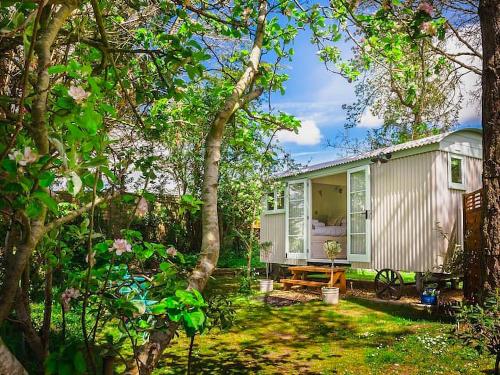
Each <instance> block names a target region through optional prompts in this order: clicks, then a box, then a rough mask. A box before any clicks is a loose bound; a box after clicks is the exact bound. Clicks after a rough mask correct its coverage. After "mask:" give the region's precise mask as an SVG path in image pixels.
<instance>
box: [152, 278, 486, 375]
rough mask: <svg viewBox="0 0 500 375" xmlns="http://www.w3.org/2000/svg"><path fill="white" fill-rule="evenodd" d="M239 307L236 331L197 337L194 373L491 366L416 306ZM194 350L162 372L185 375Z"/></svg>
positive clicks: (179, 348)
mask: <svg viewBox="0 0 500 375" xmlns="http://www.w3.org/2000/svg"><path fill="white" fill-rule="evenodd" d="M224 283H228V281H227V280H226V281H224ZM217 284H218V283H217ZM230 284H231V283H229V285H230ZM218 287H220V285H218ZM235 304H236V305H237V308H238V314H237V320H236V322H235V325H234V326H233V327H232V328H231V329H230V330H228V331H227V332H219V331H212V332H209V333H206V334H204V335H202V336H201V337H197V339H196V344H195V352H194V357H193V373H196V374H255V373H258V374H276V373H286V374H299V373H300V374H332V373H337V374H459V373H465V374H483V372H482V371H483V370H487V369H489V368H491V360H490V359H489V358H487V357H480V356H478V355H476V354H474V352H473V351H472V350H469V349H468V348H464V347H463V346H462V345H460V344H459V343H458V342H456V341H455V340H453V339H452V338H450V336H449V333H450V331H451V328H452V326H451V325H450V324H447V323H442V322H439V321H434V320H431V319H430V317H429V315H428V314H427V313H425V312H422V311H418V310H413V309H411V308H409V307H408V306H398V305H389V304H384V303H379V302H373V301H368V300H362V299H357V298H349V299H347V300H342V301H341V303H340V304H339V305H337V306H334V307H332V306H327V305H324V304H323V303H322V302H320V301H313V302H308V303H301V304H296V305H292V306H287V307H281V308H275V307H270V306H269V305H266V304H264V303H263V302H261V301H259V300H256V299H255V298H252V297H250V298H245V297H239V298H236V299H235ZM187 347H188V341H187V339H186V338H185V337H182V336H181V337H180V338H179V339H178V340H177V341H176V343H175V344H174V345H173V346H172V348H171V349H170V350H169V351H168V353H167V355H166V357H165V359H164V360H163V362H162V366H161V369H159V370H158V371H157V372H155V374H184V373H185V371H186V366H187V359H186V353H187Z"/></svg>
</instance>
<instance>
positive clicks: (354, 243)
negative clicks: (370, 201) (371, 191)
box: [349, 170, 367, 255]
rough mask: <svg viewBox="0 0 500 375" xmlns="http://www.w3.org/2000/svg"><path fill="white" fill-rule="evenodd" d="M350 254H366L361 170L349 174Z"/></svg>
mask: <svg viewBox="0 0 500 375" xmlns="http://www.w3.org/2000/svg"><path fill="white" fill-rule="evenodd" d="M349 179H350V180H349V182H350V194H349V203H350V215H349V220H350V222H349V224H350V233H349V236H350V253H351V254H356V255H364V254H366V251H367V249H366V232H367V221H366V214H365V210H366V199H367V196H366V193H367V192H366V171H364V170H361V171H357V172H354V173H351V174H350V177H349Z"/></svg>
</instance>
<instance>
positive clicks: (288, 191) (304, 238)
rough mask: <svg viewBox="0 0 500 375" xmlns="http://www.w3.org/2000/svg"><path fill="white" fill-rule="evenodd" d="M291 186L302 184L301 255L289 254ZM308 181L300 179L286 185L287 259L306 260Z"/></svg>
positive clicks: (307, 242) (307, 251) (308, 208)
mask: <svg viewBox="0 0 500 375" xmlns="http://www.w3.org/2000/svg"><path fill="white" fill-rule="evenodd" d="M291 184H303V186H304V194H303V197H304V228H303V233H304V237H303V241H304V247H303V248H304V252H302V253H290V251H289V249H290V243H289V238H288V236H289V231H290V226H289V222H288V221H289V213H290V207H289V198H290V185H291ZM309 185H310V180H308V179H305V178H304V179H300V180H293V181H288V182H287V185H286V193H285V256H286V258H287V259H307V257H308V253H309V224H308V223H309V217H310V214H309V211H310V204H309V194H310V189H309Z"/></svg>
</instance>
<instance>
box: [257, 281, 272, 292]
mask: <svg viewBox="0 0 500 375" xmlns="http://www.w3.org/2000/svg"><path fill="white" fill-rule="evenodd" d="M260 291H261V292H262V293H269V292H272V291H273V280H268V279H263V280H260Z"/></svg>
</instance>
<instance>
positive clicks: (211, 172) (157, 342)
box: [126, 0, 267, 375]
mask: <svg viewBox="0 0 500 375" xmlns="http://www.w3.org/2000/svg"><path fill="white" fill-rule="evenodd" d="M266 16H267V1H266V0H260V1H259V15H258V18H257V30H256V33H255V39H254V43H253V46H252V50H251V52H250V56H249V59H248V63H247V66H246V68H245V70H244V71H243V73H242V75H241V77H240V79H239V80H238V82H237V83H236V85H235V87H234V89H233V91H232V93H231V95H230V96H229V97H228V98H227V99H226V100H225V102H224V105H223V106H222V108H221V109H220V110H219V112H218V113H217V116H216V117H215V119H214V121H213V123H212V125H211V127H210V130H209V132H208V134H207V138H206V142H205V159H204V174H203V184H202V193H201V199H202V200H203V205H202V208H201V216H202V220H201V222H202V242H201V254H200V259H199V260H198V264H197V265H196V267H195V269H194V270H193V273H192V274H191V276H190V277H189V286H188V289H197V290H198V291H203V289H204V288H205V285H206V283H207V281H208V278H209V277H210V275H211V274H212V272H213V271H214V269H215V266H216V265H217V260H218V259H219V250H220V237H219V218H218V212H217V187H218V182H219V161H220V155H221V144H222V138H223V134H224V127H225V125H226V123H227V121H228V120H229V119H230V118H231V116H232V115H233V114H234V113H235V112H236V111H237V110H238V109H239V108H241V107H242V106H244V105H246V104H247V103H248V102H250V101H251V100H254V99H256V98H257V97H259V96H260V95H261V94H262V89H256V90H254V91H251V92H248V90H249V88H250V87H251V86H252V84H253V83H254V80H255V77H256V75H257V72H258V68H259V63H260V58H261V54H262V43H263V41H264V34H265V23H266ZM177 328H178V326H177V324H174V323H173V322H170V326H169V327H168V329H167V330H166V332H161V331H158V330H153V331H152V333H151V336H150V339H149V342H147V343H146V344H144V345H143V346H142V347H141V348H140V353H139V361H138V362H139V364H137V362H136V361H134V362H133V363H130V364H129V368H128V370H127V372H126V374H128V375H138V374H140V375H146V374H150V373H151V372H152V371H153V370H154V368H155V367H156V364H157V363H158V361H159V360H160V357H161V354H162V353H163V351H164V350H165V348H166V347H167V346H168V345H169V344H170V341H171V340H172V338H173V337H174V334H175V332H176V330H177ZM138 365H139V366H140V367H141V368H140V369H139V368H138Z"/></svg>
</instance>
